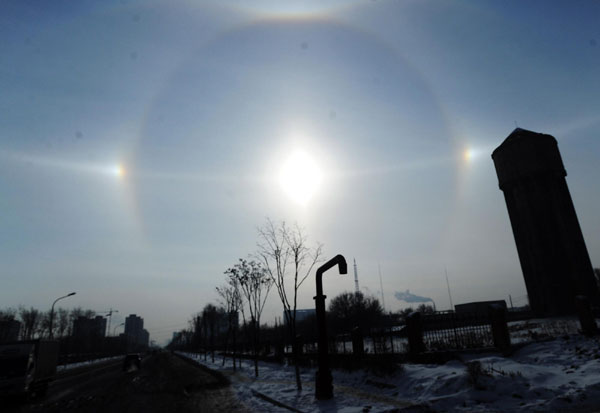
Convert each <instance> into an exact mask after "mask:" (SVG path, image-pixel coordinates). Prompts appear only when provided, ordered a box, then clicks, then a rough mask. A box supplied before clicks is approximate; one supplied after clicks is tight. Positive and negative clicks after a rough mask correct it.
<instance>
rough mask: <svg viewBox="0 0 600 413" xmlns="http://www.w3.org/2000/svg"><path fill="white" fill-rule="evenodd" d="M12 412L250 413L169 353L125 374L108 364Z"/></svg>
mask: <svg viewBox="0 0 600 413" xmlns="http://www.w3.org/2000/svg"><path fill="white" fill-rule="evenodd" d="M9 411H12V412H64V411H67V412H69V411H72V412H171V411H173V412H175V411H176V412H247V411H248V409H247V408H246V407H245V406H244V405H242V404H241V403H240V402H239V401H238V400H237V399H236V398H235V396H234V395H233V394H232V393H231V391H230V390H229V387H228V385H227V383H226V381H224V380H223V379H222V378H220V377H219V376H218V375H215V374H214V373H210V372H208V371H207V370H205V369H202V368H200V367H198V366H197V365H194V364H192V363H191V362H189V361H186V360H183V359H181V358H179V357H177V356H175V355H172V354H170V353H167V352H162V353H158V354H156V355H153V356H150V357H148V358H146V359H145V360H143V362H142V367H141V369H140V370H134V371H130V372H123V371H122V370H121V363H120V362H118V363H109V364H107V365H105V366H102V367H101V368H96V369H93V370H89V371H87V372H83V373H80V374H75V375H70V376H63V377H61V378H59V379H57V380H56V381H55V382H54V383H52V385H51V386H50V388H49V389H48V395H47V397H46V398H45V399H44V400H43V401H41V402H37V403H36V402H32V403H29V404H25V405H14V406H12V408H11V409H10V410H9Z"/></svg>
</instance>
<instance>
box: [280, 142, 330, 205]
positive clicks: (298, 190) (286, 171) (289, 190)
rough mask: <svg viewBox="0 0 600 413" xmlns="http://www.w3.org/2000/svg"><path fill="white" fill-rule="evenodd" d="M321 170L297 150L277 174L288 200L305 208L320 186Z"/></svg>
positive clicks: (311, 159) (307, 156) (308, 156)
mask: <svg viewBox="0 0 600 413" xmlns="http://www.w3.org/2000/svg"><path fill="white" fill-rule="evenodd" d="M321 178H322V176H321V170H320V169H319V166H318V165H317V163H316V162H315V160H314V159H313V158H311V157H310V155H308V154H307V153H306V152H304V151H300V150H297V151H295V152H294V153H292V155H291V156H290V157H289V158H288V159H287V160H286V161H285V163H284V164H283V167H282V168H281V171H280V173H279V183H280V185H281V188H282V189H283V191H284V192H285V193H286V195H287V196H288V197H290V199H292V200H293V201H294V202H297V203H298V204H300V205H303V206H306V204H308V202H309V201H310V200H311V198H312V197H313V195H314V194H315V192H316V191H317V189H318V188H319V186H320V184H321Z"/></svg>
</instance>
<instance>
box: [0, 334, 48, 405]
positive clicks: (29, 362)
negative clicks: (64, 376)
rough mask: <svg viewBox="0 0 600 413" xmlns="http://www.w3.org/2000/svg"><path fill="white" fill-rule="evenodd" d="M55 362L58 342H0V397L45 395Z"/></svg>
mask: <svg viewBox="0 0 600 413" xmlns="http://www.w3.org/2000/svg"><path fill="white" fill-rule="evenodd" d="M57 363H58V341H55V340H42V339H38V340H27V341H13V342H6V343H0V396H17V397H18V396H25V397H27V396H31V397H40V396H43V395H45V394H46V391H47V390H48V384H49V383H50V381H52V380H53V379H54V376H55V375H56V365H57Z"/></svg>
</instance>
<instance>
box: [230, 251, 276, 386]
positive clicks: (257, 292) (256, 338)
mask: <svg viewBox="0 0 600 413" xmlns="http://www.w3.org/2000/svg"><path fill="white" fill-rule="evenodd" d="M225 274H227V275H228V276H229V277H230V278H233V279H235V280H236V282H237V283H238V284H239V286H240V290H241V292H242V295H243V297H244V299H245V301H246V305H247V306H248V312H249V313H250V328H251V331H252V338H253V340H252V341H253V348H254V374H255V376H256V377H258V351H259V342H260V318H261V315H262V311H263V309H264V307H265V303H266V302H267V297H268V296H269V291H270V290H271V287H272V285H273V281H272V279H271V277H270V276H269V274H268V273H267V272H266V271H265V269H264V268H263V266H262V265H261V264H260V263H258V262H256V261H246V260H244V259H242V258H240V260H239V262H238V263H237V264H235V265H234V266H233V267H232V268H229V269H228V270H227V271H225Z"/></svg>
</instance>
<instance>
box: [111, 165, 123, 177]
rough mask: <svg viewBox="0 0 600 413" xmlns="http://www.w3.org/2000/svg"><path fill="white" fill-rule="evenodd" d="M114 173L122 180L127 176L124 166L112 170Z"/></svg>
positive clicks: (114, 167) (116, 166) (117, 166)
mask: <svg viewBox="0 0 600 413" xmlns="http://www.w3.org/2000/svg"><path fill="white" fill-rule="evenodd" d="M112 173H113V174H114V175H115V176H116V177H117V178H122V177H123V176H125V168H123V165H115V166H113V168H112Z"/></svg>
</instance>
